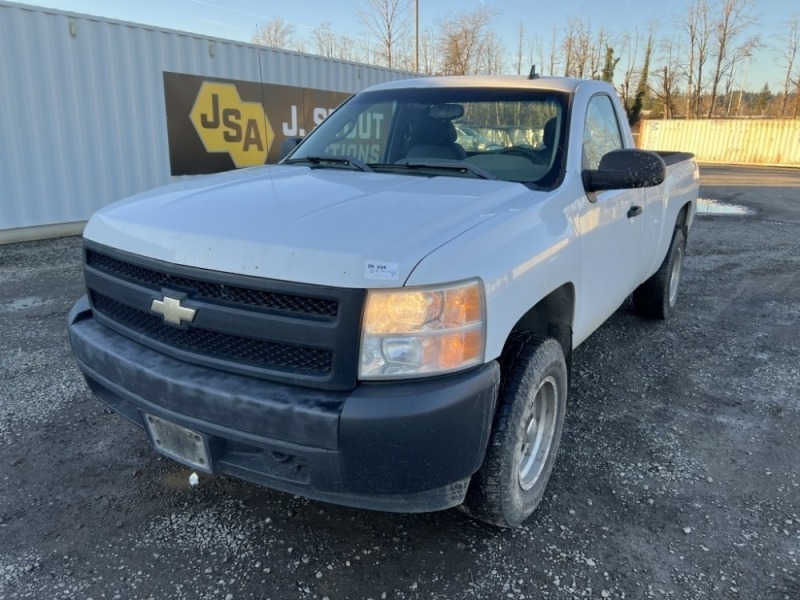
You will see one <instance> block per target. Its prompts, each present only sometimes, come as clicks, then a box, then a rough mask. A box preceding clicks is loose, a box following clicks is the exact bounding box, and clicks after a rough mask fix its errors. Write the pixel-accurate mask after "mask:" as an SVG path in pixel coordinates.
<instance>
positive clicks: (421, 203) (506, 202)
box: [84, 165, 544, 288]
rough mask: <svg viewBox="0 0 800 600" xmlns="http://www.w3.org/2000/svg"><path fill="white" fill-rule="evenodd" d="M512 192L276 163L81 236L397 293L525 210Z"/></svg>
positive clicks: (196, 187) (132, 203)
mask: <svg viewBox="0 0 800 600" xmlns="http://www.w3.org/2000/svg"><path fill="white" fill-rule="evenodd" d="M543 195H544V194H543V193H542V192H532V191H531V190H529V189H528V188H526V187H525V186H523V185H521V184H518V183H509V182H502V181H487V180H478V179H472V178H461V177H421V176H412V175H397V174H383V173H362V172H354V171H350V170H340V169H312V168H309V167H305V166H286V165H275V166H267V167H259V168H256V169H246V170H243V171H236V172H232V173H224V174H221V175H214V176H210V177H202V178H193V179H192V180H187V181H183V182H179V183H176V184H173V185H170V186H167V187H164V188H159V189H156V190H153V191H150V192H147V193H144V194H139V195H138V196H135V197H133V198H130V199H128V200H123V201H121V202H118V203H115V204H112V205H110V206H108V207H106V208H104V209H102V210H100V211H99V212H97V213H96V214H95V215H94V216H93V217H92V218H91V220H90V221H89V223H88V224H87V226H86V229H85V231H84V236H85V237H86V238H87V239H90V240H93V241H95V242H98V243H100V244H105V245H107V246H111V247H113V248H117V249H120V250H124V251H127V252H131V253H134V254H138V255H142V256H147V257H150V258H154V259H158V260H163V261H167V262H171V263H176V264H180V265H187V266H193V267H200V268H204V269H211V270H216V271H224V272H229V273H237V274H241V275H252V276H256V277H265V278H271V279H281V280H285V281H296V282H301V283H311V284H318V285H329V286H336V287H357V288H363V287H395V286H400V285H402V284H403V282H404V281H405V280H406V279H407V278H408V276H409V275H410V273H411V271H412V270H413V269H414V267H415V266H416V265H417V263H418V262H419V261H420V260H422V259H423V258H424V257H425V256H427V255H428V254H429V253H431V252H433V251H434V250H436V248H438V247H440V246H442V245H443V244H445V243H447V242H448V241H450V240H452V239H453V238H454V237H456V236H458V235H459V234H461V233H463V232H464V231H466V230H468V229H470V228H472V227H474V226H476V225H477V224H479V223H480V222H482V221H484V220H486V219H489V218H491V217H492V216H494V215H495V214H497V213H498V212H501V211H504V210H508V209H510V208H512V207H513V206H516V205H518V204H520V203H521V202H524V201H529V200H531V199H533V198H535V197H537V196H543Z"/></svg>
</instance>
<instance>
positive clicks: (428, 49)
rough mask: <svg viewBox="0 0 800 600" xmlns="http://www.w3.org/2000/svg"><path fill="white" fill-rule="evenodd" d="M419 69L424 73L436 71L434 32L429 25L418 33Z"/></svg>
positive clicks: (429, 73)
mask: <svg viewBox="0 0 800 600" xmlns="http://www.w3.org/2000/svg"><path fill="white" fill-rule="evenodd" d="M419 70H420V72H421V73H425V74H426V75H433V74H434V73H436V34H435V33H434V31H433V29H432V28H430V27H428V28H426V29H424V30H422V31H420V34H419Z"/></svg>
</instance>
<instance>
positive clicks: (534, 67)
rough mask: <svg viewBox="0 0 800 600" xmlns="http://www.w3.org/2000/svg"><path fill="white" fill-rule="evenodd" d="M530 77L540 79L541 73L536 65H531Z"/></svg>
mask: <svg viewBox="0 0 800 600" xmlns="http://www.w3.org/2000/svg"><path fill="white" fill-rule="evenodd" d="M528 79H539V74H538V73H537V72H536V65H531V72H530V73H528Z"/></svg>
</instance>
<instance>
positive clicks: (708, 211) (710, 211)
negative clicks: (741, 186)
mask: <svg viewBox="0 0 800 600" xmlns="http://www.w3.org/2000/svg"><path fill="white" fill-rule="evenodd" d="M755 213H756V211H754V210H753V209H752V208H747V207H746V206H741V205H739V204H728V203H726V202H720V201H719V200H711V199H710V198H698V199H697V214H698V215H754V214H755Z"/></svg>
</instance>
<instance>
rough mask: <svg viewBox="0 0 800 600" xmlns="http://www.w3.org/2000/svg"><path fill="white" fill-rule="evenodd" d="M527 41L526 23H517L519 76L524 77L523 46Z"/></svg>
mask: <svg viewBox="0 0 800 600" xmlns="http://www.w3.org/2000/svg"><path fill="white" fill-rule="evenodd" d="M524 41H525V22H524V21H520V22H519V23H517V75H522V45H523V42H524Z"/></svg>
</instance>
